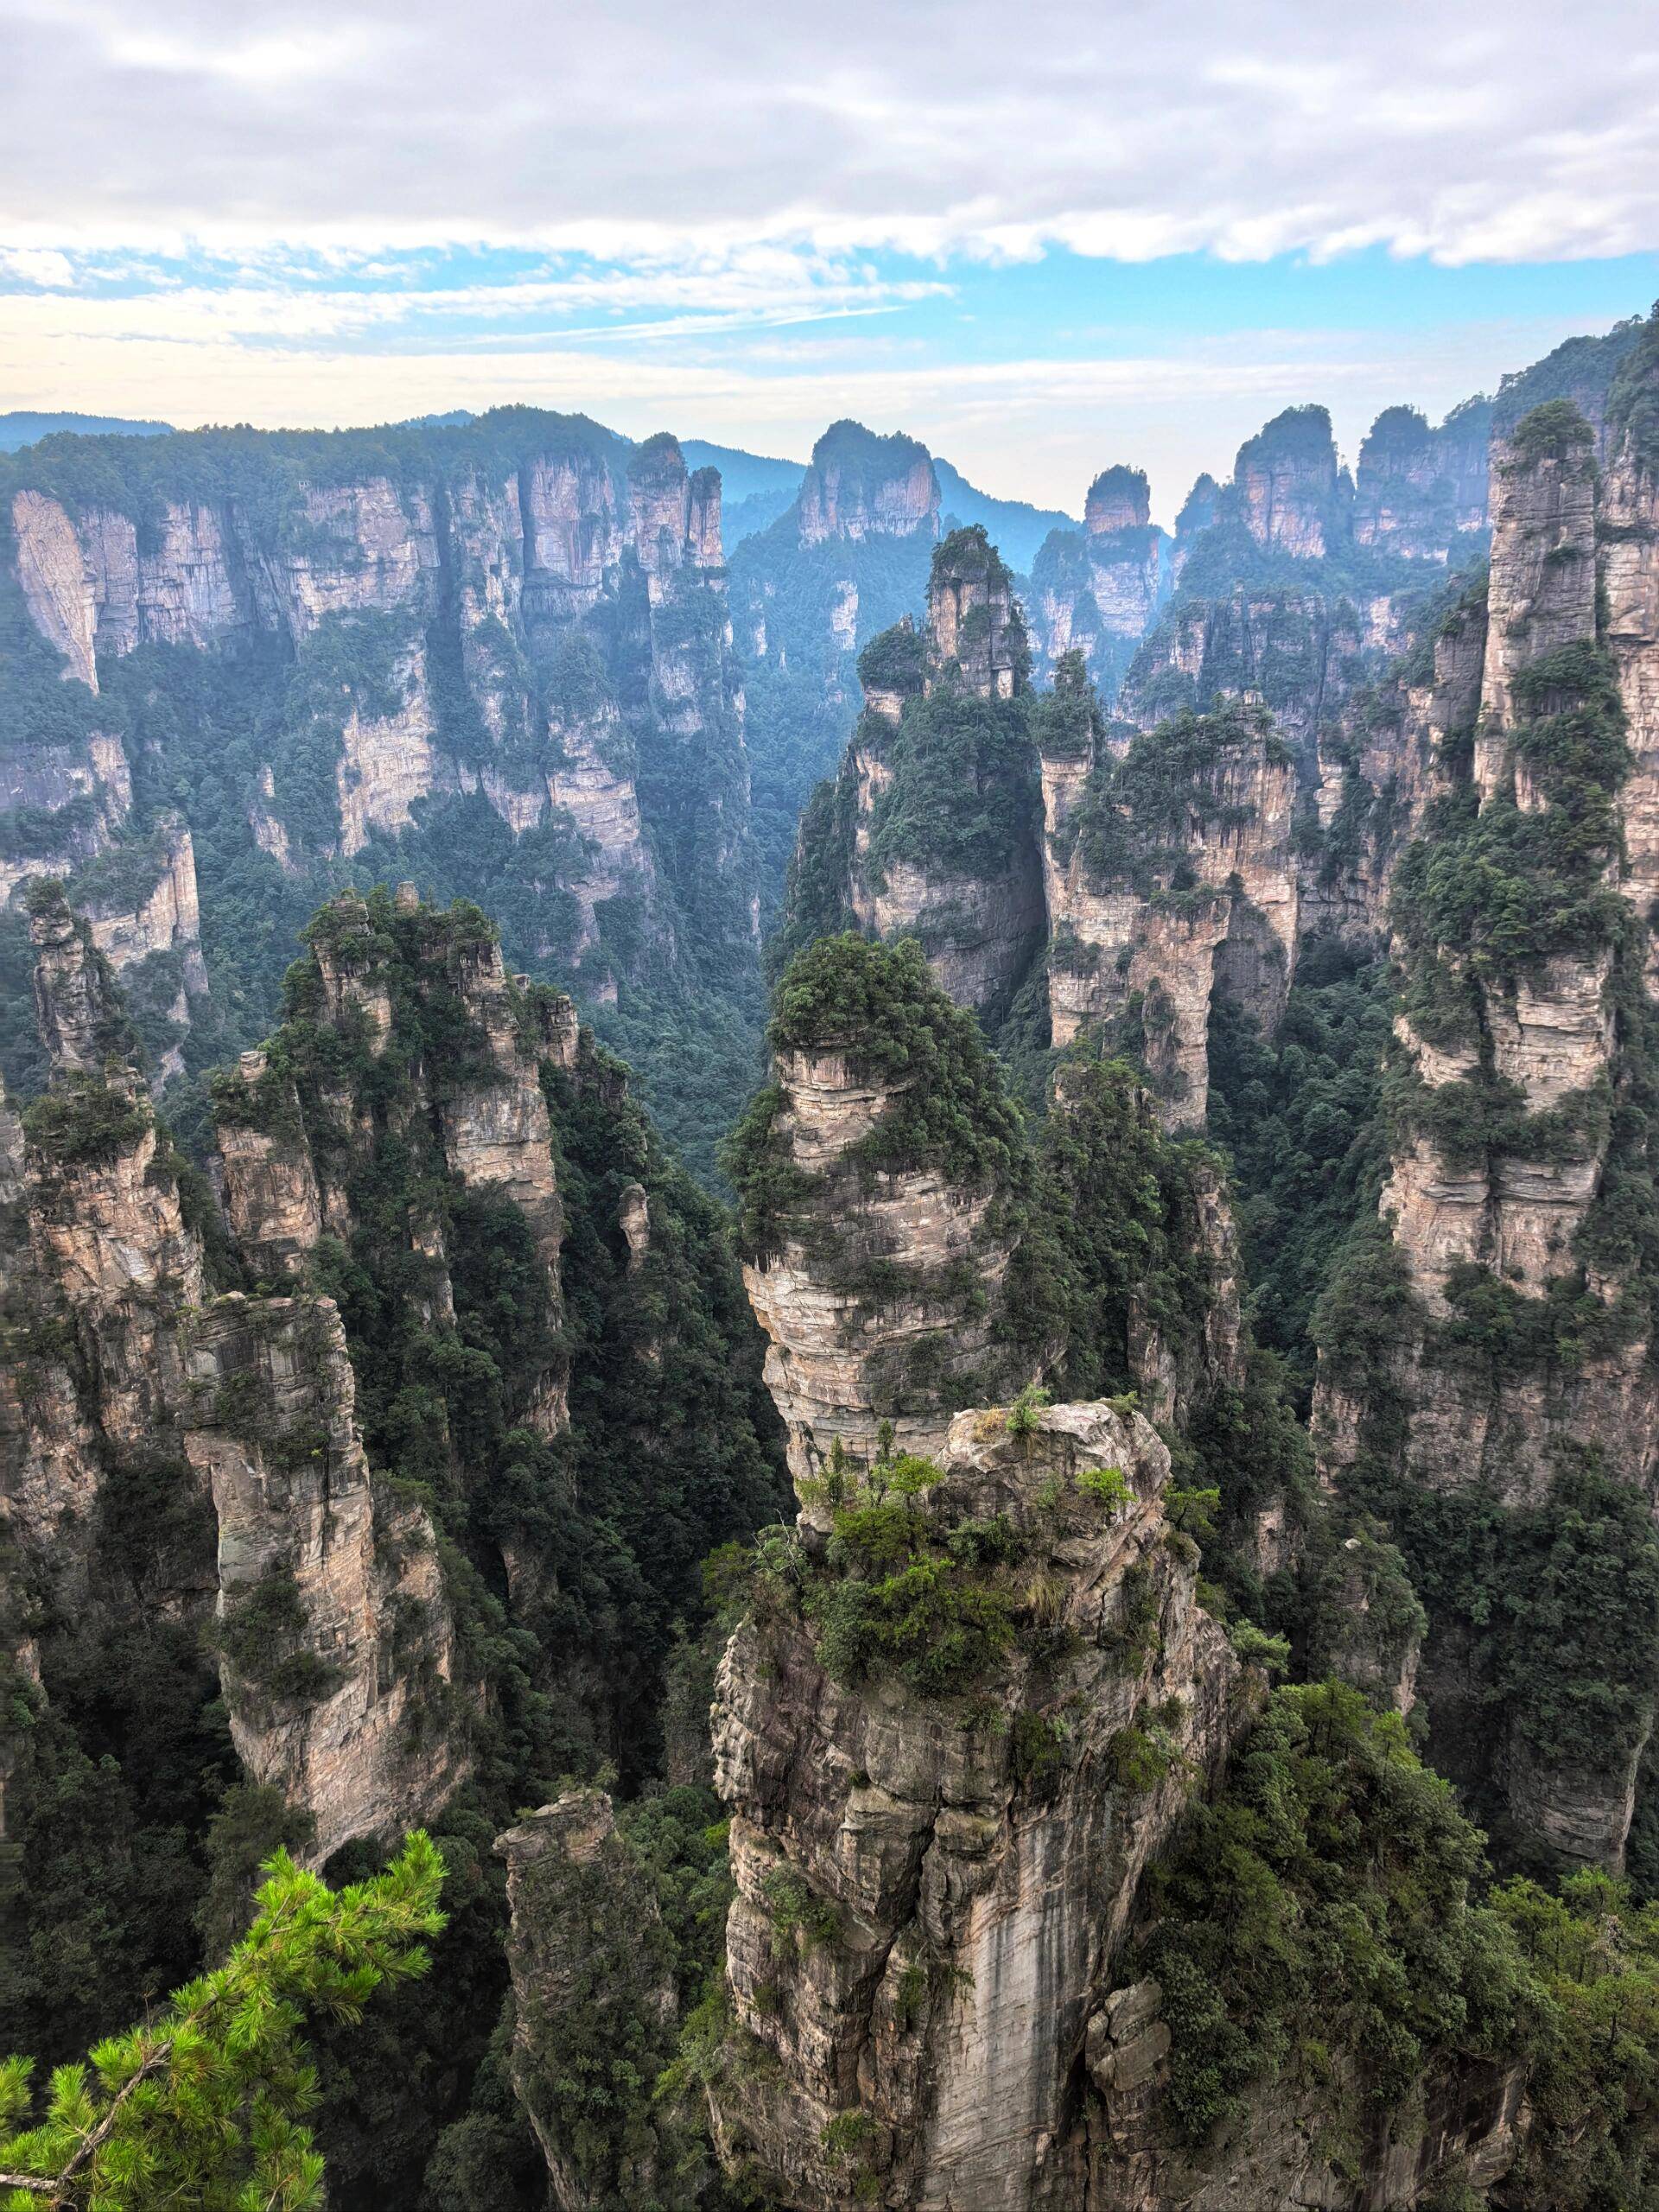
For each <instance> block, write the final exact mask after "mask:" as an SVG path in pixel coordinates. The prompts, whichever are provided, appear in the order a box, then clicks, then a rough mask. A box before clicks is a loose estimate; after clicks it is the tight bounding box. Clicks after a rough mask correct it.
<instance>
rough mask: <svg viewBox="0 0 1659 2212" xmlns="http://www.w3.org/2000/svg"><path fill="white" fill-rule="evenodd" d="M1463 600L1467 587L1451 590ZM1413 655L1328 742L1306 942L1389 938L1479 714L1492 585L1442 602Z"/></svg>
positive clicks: (1306, 903) (1322, 751) (1360, 699)
mask: <svg viewBox="0 0 1659 2212" xmlns="http://www.w3.org/2000/svg"><path fill="white" fill-rule="evenodd" d="M1448 589H1449V590H1455V589H1456V586H1455V585H1452V586H1449V587H1448ZM1414 628H1415V631H1416V639H1415V642H1414V645H1413V646H1412V648H1411V650H1410V651H1409V652H1407V653H1405V654H1403V655H1402V657H1401V658H1399V659H1397V660H1396V661H1395V662H1394V663H1393V664H1391V665H1390V667H1389V670H1388V671H1386V673H1385V674H1384V675H1383V676H1382V677H1379V678H1378V680H1377V681H1376V683H1374V684H1370V685H1368V686H1366V687H1364V688H1363V689H1362V690H1358V691H1357V692H1354V693H1352V694H1351V695H1350V696H1349V697H1348V698H1346V699H1345V700H1344V702H1343V706H1342V710H1341V714H1340V716H1339V718H1338V721H1336V722H1335V723H1334V724H1328V725H1327V726H1326V727H1325V728H1324V729H1323V730H1322V731H1321V732H1320V734H1319V741H1318V754H1317V770H1318V784H1317V788H1316V791H1315V793H1314V804H1315V806H1316V808H1317V810H1318V817H1319V829H1320V833H1321V842H1320V849H1319V852H1318V853H1317V855H1313V856H1312V857H1311V862H1310V864H1308V865H1306V866H1305V867H1304V869H1303V873H1302V913H1303V925H1304V928H1305V930H1306V931H1312V930H1314V929H1318V928H1320V927H1325V926H1330V927H1335V928H1338V929H1342V930H1348V929H1352V930H1357V931H1360V932H1362V933H1363V936H1364V937H1365V938H1367V939H1368V940H1370V939H1374V938H1381V937H1383V936H1384V935H1385V934H1386V931H1387V928H1388V907H1389V893H1390V891H1391V888H1392V885H1393V880H1394V874H1395V868H1396V867H1397V865H1398V862H1399V860H1400V857H1401V855H1402V853H1403V852H1404V851H1405V849H1406V848H1407V846H1408V844H1409V842H1410V841H1411V839H1412V838H1413V837H1414V836H1416V835H1417V833H1418V831H1419V830H1420V829H1421V824H1422V822H1423V818H1424V815H1425V812H1426V810H1427V807H1428V805H1429V804H1430V802H1431V801H1432V800H1433V799H1434V798H1440V797H1444V796H1445V795H1446V792H1447V791H1448V790H1449V788H1450V784H1449V778H1448V772H1447V770H1446V766H1444V765H1443V764H1444V762H1445V760H1446V758H1447V757H1448V756H1449V754H1450V753H1452V752H1455V750H1456V748H1457V747H1458V745H1459V743H1461V742H1463V741H1465V739H1466V738H1467V736H1468V734H1469V733H1471V732H1472V730H1473V729H1474V727H1475V723H1476V721H1477V719H1478V715H1479V713H1480V694H1481V677H1482V672H1483V670H1484V664H1485V658H1486V631H1487V606H1486V589H1485V586H1484V581H1483V582H1478V583H1476V584H1474V585H1472V586H1470V587H1469V588H1465V589H1463V590H1459V591H1457V596H1456V597H1455V598H1454V599H1453V600H1452V602H1451V603H1450V604H1449V605H1445V606H1442V605H1441V604H1440V602H1431V605H1430V607H1429V608H1428V610H1427V613H1426V614H1425V615H1424V616H1423V617H1422V618H1421V619H1420V620H1419V621H1418V622H1417V623H1416V624H1415V625H1414Z"/></svg>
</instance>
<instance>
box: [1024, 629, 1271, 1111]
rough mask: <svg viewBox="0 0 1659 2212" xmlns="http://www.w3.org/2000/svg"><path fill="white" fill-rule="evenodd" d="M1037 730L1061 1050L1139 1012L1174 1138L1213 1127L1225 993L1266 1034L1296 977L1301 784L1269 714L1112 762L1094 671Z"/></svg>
mask: <svg viewBox="0 0 1659 2212" xmlns="http://www.w3.org/2000/svg"><path fill="white" fill-rule="evenodd" d="M1055 696H1056V710H1055V711H1054V712H1053V713H1052V715H1050V717H1049V718H1048V719H1046V721H1044V722H1043V724H1042V725H1040V728H1039V743H1040V746H1041V752H1042V789H1043V808H1044V828H1045V832H1046V835H1045V839H1044V880H1045V889H1046V903H1047V910H1048V921H1049V963H1048V966H1049V972H1048V989H1049V1014H1050V1023H1051V1028H1052V1036H1053V1040H1054V1042H1055V1043H1056V1044H1057V1045H1067V1044H1070V1043H1071V1041H1072V1040H1073V1039H1075V1038H1076V1037H1077V1035H1078V1034H1079V1033H1081V1032H1082V1031H1084V1029H1085V1028H1090V1027H1094V1028H1099V1027H1102V1026H1103V1025H1104V1024H1107V1023H1110V1022H1114V1021H1117V1020H1122V1019H1123V1018H1124V1017H1126V1016H1128V1015H1129V1014H1131V1012H1133V1014H1135V1018H1137V1019H1138V1023H1139V1027H1140V1030H1141V1038H1140V1040H1139V1041H1140V1045H1141V1053H1142V1057H1143V1058H1144V1059H1145V1062H1146V1065H1147V1070H1148V1072H1149V1073H1150V1075H1151V1076H1152V1077H1153V1081H1154V1088H1155V1089H1156V1090H1157V1091H1158V1092H1159V1095H1160V1099H1161V1100H1162V1102H1163V1110H1164V1114H1165V1117H1166V1122H1167V1123H1168V1125H1169V1126H1171V1127H1183V1128H1184V1127H1191V1126H1193V1125H1195V1124H1197V1123H1199V1122H1202V1120H1203V1118H1204V1116H1205V1109H1206V1104H1207V1100H1208V1095H1209V1059H1208V1054H1209V1021H1210V1007H1211V1000H1212V998H1213V997H1214V995H1215V994H1216V992H1217V989H1222V990H1225V991H1226V992H1228V993H1229V994H1230V995H1231V996H1232V997H1233V998H1234V999H1235V1000H1236V1001H1237V1002H1238V1003H1239V1004H1240V1005H1241V1006H1242V1007H1244V1008H1245V1010H1246V1011H1248V1012H1249V1013H1250V1014H1253V1015H1254V1016H1255V1019H1256V1020H1258V1021H1259V1022H1260V1024H1261V1026H1262V1028H1263V1029H1264V1030H1266V1031H1269V1032H1270V1031H1271V1030H1272V1029H1273V1028H1274V1027H1276V1026H1277V1023H1278V1021H1279V1019H1280V1017H1281V1014H1282V1013H1283V1010H1284V1004H1285V999H1286V995H1287V992H1288V990H1289V987H1290V981H1291V977H1292V975H1293V974H1294V966H1295V957H1296V946H1297V941H1298V925H1299V916H1300V880H1299V874H1298V869H1297V865H1296V861H1295V856H1294V849H1293V844H1292V834H1291V833H1292V817H1293V811H1294V797H1295V792H1294V777H1293V772H1292V768H1291V765H1290V760H1289V756H1288V754H1287V750H1286V748H1285V747H1284V746H1283V745H1282V744H1281V743H1280V742H1279V741H1278V739H1277V738H1276V736H1275V735H1274V732H1273V730H1272V728H1271V726H1270V724H1269V722H1268V718H1267V716H1266V715H1264V714H1262V713H1261V712H1260V710H1257V711H1255V712H1254V713H1246V712H1243V711H1238V710H1235V711H1234V712H1233V713H1231V714H1230V715H1215V716H1211V717H1205V718H1201V719H1199V720H1197V721H1192V719H1191V718H1189V720H1188V722H1187V723H1186V724H1179V723H1172V724H1169V725H1167V726H1166V728H1160V729H1156V730H1153V731H1151V732H1149V733H1147V734H1145V735H1143V736H1141V737H1139V738H1137V739H1136V740H1135V744H1134V745H1133V747H1131V748H1130V750H1129V752H1128V754H1126V755H1125V756H1123V757H1122V759H1121V760H1120V759H1118V758H1116V756H1115V755H1114V753H1112V752H1111V750H1110V749H1109V747H1108V746H1107V745H1106V743H1105V741H1104V731H1103V726H1102V725H1101V723H1100V721H1099V717H1098V715H1096V714H1094V713H1093V712H1092V709H1091V708H1090V703H1089V701H1088V697H1087V690H1086V686H1085V685H1084V681H1083V677H1082V672H1081V671H1080V670H1079V669H1077V668H1076V667H1068V668H1067V669H1065V670H1064V671H1061V673H1060V677H1059V679H1058V685H1057V691H1056V695H1055Z"/></svg>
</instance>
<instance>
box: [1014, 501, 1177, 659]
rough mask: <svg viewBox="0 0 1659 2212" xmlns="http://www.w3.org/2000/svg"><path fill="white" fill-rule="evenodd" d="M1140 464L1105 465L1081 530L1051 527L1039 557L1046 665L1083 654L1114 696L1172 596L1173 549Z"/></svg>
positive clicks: (1037, 589)
mask: <svg viewBox="0 0 1659 2212" xmlns="http://www.w3.org/2000/svg"><path fill="white" fill-rule="evenodd" d="M1151 513H1152V505H1151V498H1150V493H1149V491H1148V487H1147V480H1146V477H1145V475H1144V474H1143V473H1142V472H1141V470H1140V469H1129V468H1124V467H1113V468H1108V469H1103V471H1102V472H1101V474H1099V475H1098V476H1097V477H1096V479H1095V480H1094V482H1093V483H1092V484H1091V485H1090V487H1089V496H1088V499H1087V500H1086V501H1085V503H1084V527H1083V531H1082V533H1081V535H1079V533H1077V531H1058V530H1057V531H1050V533H1049V535H1048V537H1047V538H1046V540H1045V542H1044V543H1043V546H1042V549H1041V550H1040V551H1039V554H1038V556H1037V558H1036V560H1035V562H1034V563H1033V565H1032V573H1031V600H1032V607H1031V614H1032V619H1033V623H1034V625H1035V639H1034V642H1035V644H1036V646H1037V650H1038V655H1039V663H1040V665H1041V668H1042V671H1043V672H1045V673H1047V674H1052V671H1053V669H1054V668H1055V666H1056V665H1057V664H1058V662H1059V660H1060V658H1061V657H1062V655H1064V654H1065V653H1068V652H1080V653H1081V654H1082V655H1083V658H1084V664H1085V665H1086V667H1087V668H1088V670H1089V672H1090V676H1091V677H1093V679H1094V681H1095V683H1096V684H1097V685H1098V687H1099V688H1100V690H1101V693H1102V696H1103V697H1104V698H1105V699H1106V700H1107V702H1111V701H1113V700H1114V699H1115V698H1116V696H1117V687H1118V683H1119V682H1120V681H1121V679H1122V675H1123V672H1124V671H1125V670H1126V669H1127V668H1128V664H1129V661H1130V659H1131V658H1132V657H1133V655H1134V652H1135V647H1136V645H1138V644H1139V643H1140V641H1141V639H1142V638H1143V637H1144V636H1145V635H1146V633H1147V631H1148V630H1149V629H1150V628H1151V627H1152V626H1153V623H1154V621H1155V620H1156V619H1157V615H1158V610H1159V608H1160V607H1161V606H1162V604H1163V602H1164V601H1165V599H1166V597H1167V596H1168V593H1169V585H1170V557H1169V551H1168V549H1167V547H1166V544H1165V541H1164V534H1163V532H1162V531H1160V530H1157V529H1154V527H1153V525H1152V522H1151Z"/></svg>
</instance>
